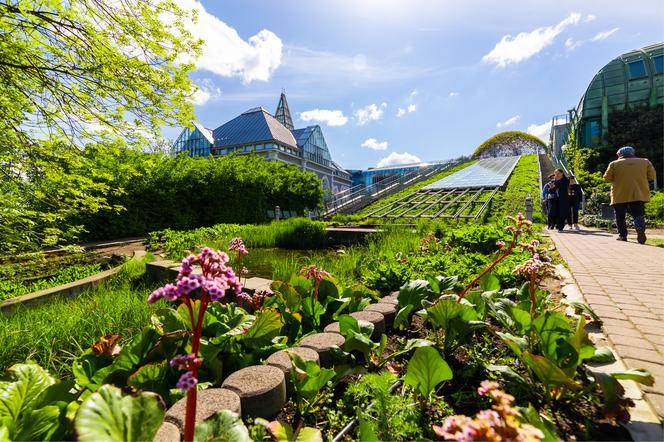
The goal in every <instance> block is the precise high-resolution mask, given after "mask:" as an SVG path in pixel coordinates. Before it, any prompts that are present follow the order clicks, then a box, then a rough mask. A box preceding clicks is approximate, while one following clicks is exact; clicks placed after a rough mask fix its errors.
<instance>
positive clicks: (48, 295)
mask: <svg viewBox="0 0 664 442" xmlns="http://www.w3.org/2000/svg"><path fill="white" fill-rule="evenodd" d="M121 268H122V267H121V266H120V267H115V268H112V269H109V270H106V271H103V272H101V273H97V274H96V275H92V276H88V277H87V278H83V279H79V280H78V281H74V282H70V283H69V284H64V285H59V286H57V287H51V288H48V289H44V290H39V291H38V292H33V293H28V294H27V295H23V296H17V297H16V298H11V299H6V300H4V301H2V303H0V311H2V313H4V314H5V315H11V314H12V313H14V311H15V310H16V308H17V307H18V306H26V305H29V306H33V305H37V304H41V303H44V302H46V301H49V300H51V299H53V298H56V297H67V298H73V297H74V296H77V295H79V294H80V293H81V292H83V291H84V290H90V289H93V288H95V287H97V286H98V285H99V284H101V283H102V282H104V281H106V280H108V279H110V278H111V277H112V276H113V275H115V274H116V273H118V272H119V271H120V269H121Z"/></svg>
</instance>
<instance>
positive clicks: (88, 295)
mask: <svg viewBox="0 0 664 442" xmlns="http://www.w3.org/2000/svg"><path fill="white" fill-rule="evenodd" d="M148 259H150V258H149V257H148ZM129 262H130V263H132V261H129ZM144 267H145V263H143V264H141V263H136V262H135V261H134V262H133V263H132V264H129V265H128V266H127V268H125V269H123V272H121V274H119V275H118V276H117V277H115V278H114V279H112V280H110V281H108V282H107V283H105V284H102V285H101V286H99V287H98V288H97V289H95V290H92V291H88V292H85V293H84V294H82V295H80V296H79V297H77V298H73V299H55V300H53V301H50V302H49V303H47V304H43V305H39V306H34V307H19V308H18V309H17V310H16V311H15V313H14V314H13V315H12V316H9V317H5V316H4V315H1V314H0V342H2V345H0V370H4V369H6V368H8V367H10V366H11V365H13V364H15V363H18V362H24V361H26V360H34V361H36V362H37V363H39V364H40V365H42V366H43V367H45V368H47V369H48V370H50V371H51V373H53V374H54V375H56V376H57V377H59V378H69V377H71V363H72V361H73V359H74V358H75V357H76V356H77V355H79V354H80V353H81V352H82V351H84V350H85V349H87V348H89V347H90V346H92V344H94V343H95V342H96V341H97V339H98V338H99V337H100V336H103V335H105V334H109V333H116V334H120V335H121V336H122V338H123V342H124V341H126V340H127V339H129V338H130V337H131V336H133V335H134V334H136V333H138V332H139V331H140V330H141V329H142V328H143V327H144V326H145V325H147V324H148V321H149V318H150V315H151V314H152V313H153V312H154V311H155V310H156V309H158V308H163V307H165V303H164V302H163V301H160V302H158V303H155V304H152V305H149V304H147V302H146V300H147V297H148V294H149V293H150V291H151V287H149V286H146V285H145V284H142V283H140V282H138V285H137V286H135V285H134V284H136V279H137V278H140V276H141V274H142V272H143V271H144Z"/></svg>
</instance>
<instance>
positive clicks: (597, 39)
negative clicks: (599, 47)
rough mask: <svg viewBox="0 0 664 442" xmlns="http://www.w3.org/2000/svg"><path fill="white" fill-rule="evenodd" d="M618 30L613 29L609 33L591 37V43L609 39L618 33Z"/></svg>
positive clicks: (605, 32)
mask: <svg viewBox="0 0 664 442" xmlns="http://www.w3.org/2000/svg"><path fill="white" fill-rule="evenodd" d="M619 30H620V28H613V29H611V30H609V31H604V32H600V33H598V34H597V35H595V36H594V37H593V39H592V41H602V40H606V39H607V38H609V37H610V36H612V35H613V34H615V33H616V32H618V31H619Z"/></svg>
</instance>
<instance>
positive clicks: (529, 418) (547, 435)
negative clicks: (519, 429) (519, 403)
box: [517, 404, 560, 442]
mask: <svg viewBox="0 0 664 442" xmlns="http://www.w3.org/2000/svg"><path fill="white" fill-rule="evenodd" d="M517 410H518V411H519V418H520V420H521V421H522V422H524V423H527V424H530V425H532V426H533V427H535V428H537V429H538V430H540V431H541V432H542V434H544V439H542V440H543V441H544V442H558V441H560V438H559V437H558V436H557V435H556V426H555V425H554V423H553V422H551V421H550V420H549V419H547V418H546V417H543V416H541V415H540V414H539V413H538V412H537V410H536V409H535V407H533V405H532V404H528V407H517Z"/></svg>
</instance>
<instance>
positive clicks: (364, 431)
mask: <svg viewBox="0 0 664 442" xmlns="http://www.w3.org/2000/svg"><path fill="white" fill-rule="evenodd" d="M359 432H360V440H361V441H362V442H381V441H380V439H378V436H377V435H376V432H375V431H374V429H373V428H372V427H371V424H370V423H369V421H367V420H366V419H360V428H359Z"/></svg>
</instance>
